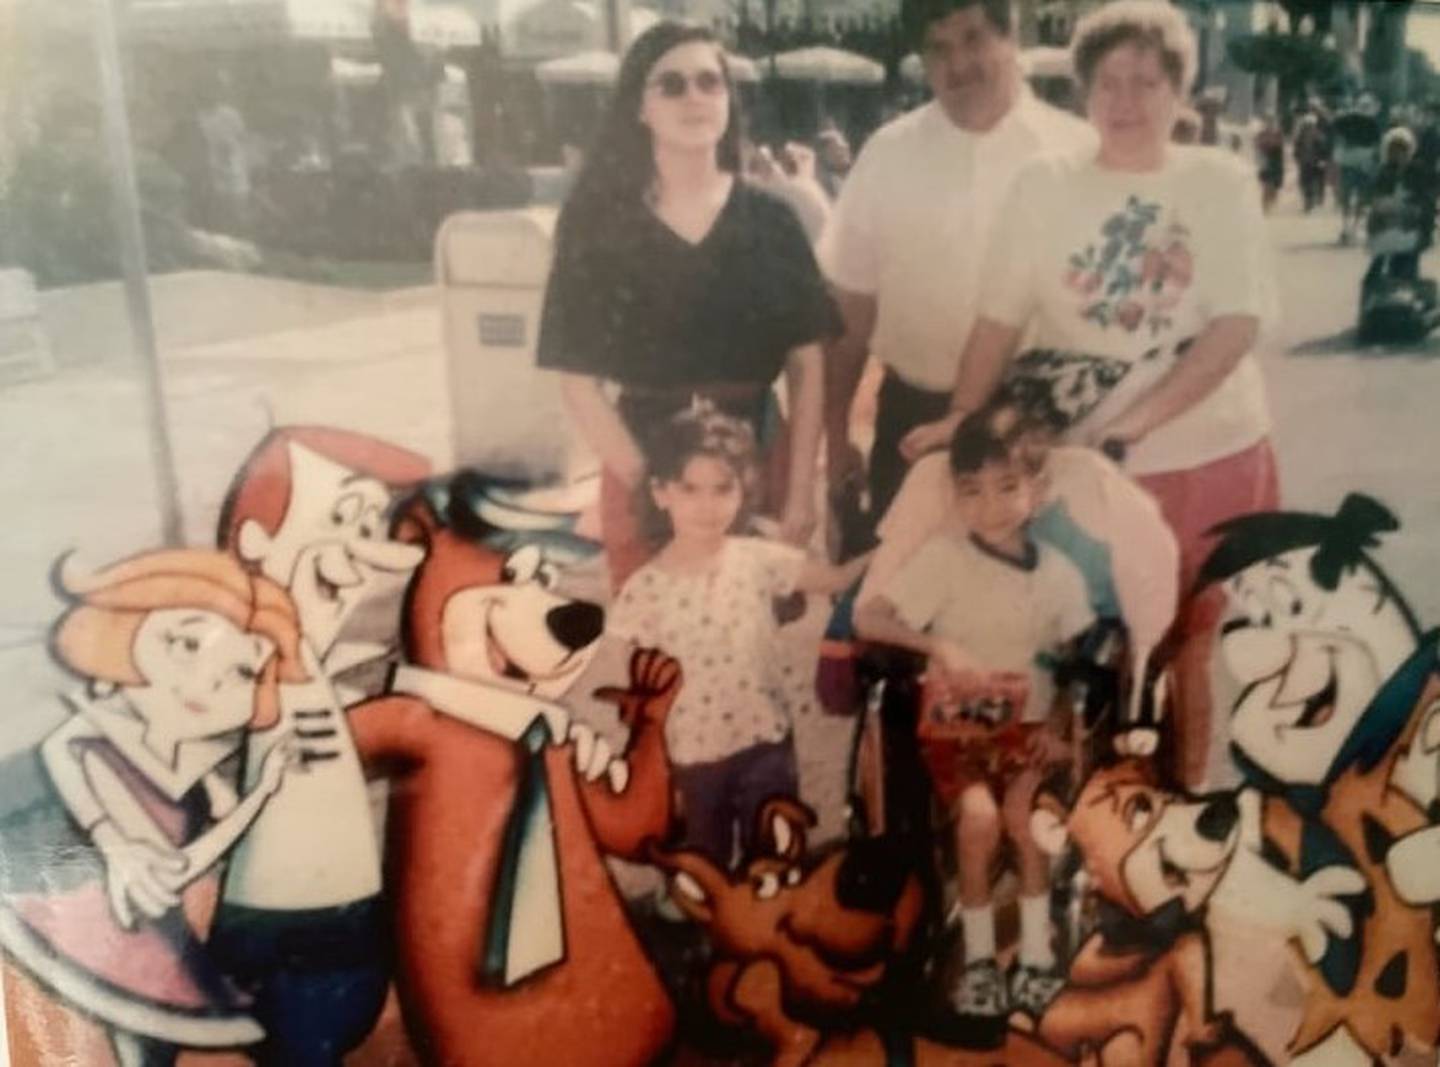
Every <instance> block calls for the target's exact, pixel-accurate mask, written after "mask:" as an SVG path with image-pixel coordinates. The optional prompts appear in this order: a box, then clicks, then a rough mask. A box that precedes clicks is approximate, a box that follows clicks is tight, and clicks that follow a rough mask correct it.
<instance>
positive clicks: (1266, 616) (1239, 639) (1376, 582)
mask: <svg viewBox="0 0 1440 1067" xmlns="http://www.w3.org/2000/svg"><path fill="white" fill-rule="evenodd" d="M1315 552H1316V549H1315V548H1313V547H1307V548H1298V549H1294V550H1292V551H1289V552H1285V553H1282V554H1280V555H1276V556H1273V557H1270V558H1268V559H1265V560H1262V561H1260V562H1258V563H1255V564H1254V565H1252V566H1250V567H1247V568H1245V569H1244V570H1242V571H1240V572H1239V573H1237V574H1235V575H1234V576H1232V577H1231V578H1229V579H1227V580H1226V582H1225V583H1224V588H1225V592H1226V595H1227V598H1228V601H1229V606H1228V610H1227V613H1226V616H1225V619H1224V621H1223V623H1222V625H1221V630H1220V632H1221V647H1222V651H1223V653H1224V657H1225V662H1226V664H1227V665H1228V667H1229V669H1230V671H1231V673H1232V674H1233V675H1234V676H1235V678H1236V679H1237V680H1238V681H1239V682H1240V683H1241V684H1242V685H1243V686H1244V687H1245V688H1244V692H1243V694H1242V695H1241V697H1240V699H1239V701H1238V702H1237V703H1236V705H1235V708H1234V711H1233V716H1232V719H1231V726H1230V731H1231V737H1232V739H1233V741H1234V743H1235V745H1236V746H1237V747H1238V748H1239V749H1240V750H1241V752H1243V753H1244V754H1245V756H1246V757H1248V758H1249V759H1250V760H1252V761H1253V762H1254V763H1255V764H1256V765H1257V766H1259V767H1260V768H1261V769H1263V770H1264V771H1265V772H1267V773H1268V774H1270V775H1272V776H1273V777H1275V778H1276V779H1278V780H1280V781H1282V782H1286V783H1291V784H1300V785H1318V784H1321V783H1323V782H1324V781H1325V780H1326V778H1327V775H1328V774H1329V773H1330V771H1331V769H1332V767H1333V765H1334V762H1335V758H1336V756H1337V755H1338V754H1339V752H1340V749H1341V747H1342V746H1343V745H1344V743H1345V740H1346V738H1347V737H1349V736H1350V734H1351V732H1352V731H1353V730H1354V728H1355V725H1356V723H1357V722H1358V721H1359V720H1360V717H1361V716H1362V715H1363V714H1364V712H1365V709H1366V708H1367V707H1368V706H1369V704H1370V701H1371V699H1372V698H1373V697H1374V696H1375V693H1376V692H1377V691H1378V690H1379V688H1380V686H1381V685H1382V683H1383V682H1384V681H1385V680H1386V679H1387V678H1389V677H1390V675H1391V674H1392V673H1393V672H1394V671H1395V669H1396V668H1397V667H1398V666H1399V665H1400V663H1402V662H1403V661H1404V660H1405V658H1406V657H1407V656H1408V655H1410V654H1411V653H1412V652H1413V651H1414V649H1415V646H1416V637H1415V634H1414V629H1413V627H1412V625H1411V623H1410V621H1409V619H1408V617H1407V615H1406V613H1405V611H1404V609H1403V607H1402V605H1401V604H1400V603H1399V602H1398V601H1397V599H1396V598H1395V597H1394V596H1393V594H1392V593H1391V591H1390V590H1389V586H1388V584H1387V583H1386V582H1385V581H1384V580H1383V579H1382V578H1381V577H1380V576H1379V574H1378V573H1376V572H1375V571H1374V570H1373V569H1371V568H1370V567H1369V566H1368V565H1366V564H1364V563H1360V564H1359V565H1357V566H1355V567H1353V568H1350V569H1347V570H1345V571H1343V572H1342V573H1341V574H1340V577H1339V579H1338V581H1337V583H1336V585H1335V588H1334V589H1326V588H1324V587H1323V586H1322V585H1321V584H1320V583H1318V582H1317V581H1316V580H1315V578H1314V576H1313V573H1312V569H1311V562H1312V559H1313V557H1314V555H1315Z"/></svg>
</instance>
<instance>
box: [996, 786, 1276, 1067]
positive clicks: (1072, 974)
mask: <svg viewBox="0 0 1440 1067" xmlns="http://www.w3.org/2000/svg"><path fill="white" fill-rule="evenodd" d="M1031 834H1032V836H1033V837H1034V838H1035V840H1036V841H1037V843H1039V844H1040V846H1041V847H1042V848H1043V849H1045V850H1046V851H1047V852H1049V853H1050V854H1051V855H1052V856H1057V857H1058V856H1060V855H1062V854H1063V853H1064V852H1065V851H1066V849H1067V848H1074V849H1076V850H1077V851H1078V854H1079V858H1080V860H1081V863H1082V864H1083V867H1084V870H1085V871H1086V874H1087V883H1088V885H1089V888H1090V890H1091V891H1092V892H1094V894H1095V896H1096V898H1097V902H1098V909H1099V916H1100V922H1099V929H1098V930H1097V932H1096V933H1094V934H1093V935H1092V936H1091V937H1090V938H1089V939H1088V940H1086V942H1085V943H1084V944H1083V945H1082V946H1081V947H1080V951H1079V953H1078V954H1077V955H1076V957H1075V959H1074V960H1073V961H1071V964H1070V968H1069V973H1068V975H1067V978H1066V984H1065V986H1064V988H1063V989H1062V991H1061V992H1060V993H1059V995H1058V996H1057V997H1056V998H1055V999H1054V1000H1053V1001H1052V1002H1051V1003H1050V1004H1049V1006H1048V1007H1047V1008H1046V1010H1045V1012H1044V1014H1043V1015H1042V1016H1041V1017H1040V1020H1039V1023H1038V1025H1036V1026H1035V1029H1036V1032H1037V1033H1038V1035H1039V1036H1040V1038H1041V1039H1043V1040H1044V1041H1045V1042H1046V1043H1047V1044H1048V1045H1050V1046H1051V1047H1053V1048H1055V1049H1057V1050H1059V1051H1060V1052H1062V1053H1064V1054H1065V1055H1066V1056H1069V1057H1071V1058H1074V1057H1077V1056H1080V1055H1081V1054H1082V1053H1085V1052H1086V1051H1092V1052H1095V1053H1098V1058H1099V1062H1100V1064H1101V1067H1121V1065H1124V1067H1165V1065H1167V1064H1169V1065H1177V1064H1195V1065H1200V1064H1205V1065H1212V1067H1213V1065H1219V1064H1226V1065H1233V1067H1259V1065H1264V1064H1267V1063H1268V1062H1269V1061H1268V1060H1267V1059H1266V1058H1265V1057H1264V1056H1263V1055H1262V1054H1261V1053H1260V1051H1259V1050H1258V1049H1257V1048H1256V1047H1255V1046H1254V1045H1253V1044H1252V1043H1251V1042H1250V1041H1249V1040H1248V1039H1246V1038H1245V1037H1244V1036H1242V1035H1241V1034H1240V1033H1239V1032H1238V1031H1237V1030H1236V1029H1235V1028H1234V1026H1233V1025H1232V1023H1231V1020H1230V1019H1229V1018H1228V1017H1226V1016H1224V1015H1222V1014H1218V1013H1217V1012H1216V1011H1215V1010H1214V1006H1213V1004H1212V1002H1211V990H1212V986H1213V967H1212V964H1211V953H1210V944H1209V938H1208V934H1207V933H1206V927H1205V914H1206V907H1207V905H1208V903H1209V900H1210V897H1211V895H1212V894H1213V893H1214V891H1215V887H1216V886H1217V885H1218V884H1219V883H1220V881H1221V880H1222V879H1223V878H1224V877H1225V873H1226V871H1227V869H1228V867H1229V864H1230V861H1231V858H1232V857H1233V856H1234V854H1235V850H1236V847H1237V844H1238V842H1239V809H1238V807H1237V805H1236V802H1235V798H1234V797H1233V796H1231V795H1229V794H1221V795H1218V796H1214V797H1200V798H1193V799H1192V798H1189V797H1186V796H1182V795H1180V794H1178V793H1174V792H1171V791H1169V790H1166V789H1162V788H1161V787H1160V786H1159V784H1158V780H1157V776H1156V774H1155V771H1154V769H1153V768H1152V767H1151V766H1150V764H1148V763H1147V762H1144V761H1141V760H1138V759H1122V760H1120V761H1118V762H1116V763H1113V764H1111V765H1109V766H1104V767H1101V768H1099V769H1098V770H1096V771H1095V772H1093V773H1092V774H1091V775H1090V777H1089V778H1088V779H1087V780H1086V782H1085V783H1084V785H1083V787H1082V788H1081V790H1080V793H1079V795H1078V796H1077V797H1076V799H1075V803H1074V804H1073V805H1072V806H1071V807H1070V808H1069V810H1068V811H1067V810H1066V808H1065V806H1064V805H1062V804H1061V802H1060V801H1059V800H1058V799H1057V798H1056V797H1055V796H1054V795H1053V793H1051V792H1049V791H1045V792H1042V793H1041V794H1040V795H1039V796H1038V797H1037V799H1036V809H1035V812H1034V814H1033V815H1032V817H1031ZM1016 1021H1017V1023H1020V1024H1022V1025H1027V1026H1028V1025H1034V1024H1028V1023H1026V1022H1024V1017H1023V1016H1017V1017H1016Z"/></svg>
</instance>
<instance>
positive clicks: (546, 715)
mask: <svg viewBox="0 0 1440 1067" xmlns="http://www.w3.org/2000/svg"><path fill="white" fill-rule="evenodd" d="M435 495H436V498H437V499H436V501H435V503H433V504H432V503H431V502H430V500H428V499H427V498H426V496H424V495H421V496H418V497H417V498H415V499H414V500H413V501H412V502H411V503H410V504H409V505H407V506H406V507H405V508H404V509H403V510H402V512H401V514H400V517H399V519H398V521H397V535H398V536H401V537H405V538H407V539H410V540H413V541H414V542H415V543H417V544H421V545H423V546H424V547H425V549H426V558H425V562H424V563H423V564H422V565H421V567H420V569H419V570H418V571H417V572H416V574H415V576H414V578H413V579H412V582H411V585H410V588H409V591H408V595H407V599H406V608H405V618H404V624H403V631H404V640H405V655H406V663H405V664H404V665H403V666H401V667H399V668H398V669H397V670H396V672H395V675H394V680H393V683H392V691H391V693H390V694H389V695H387V696H383V697H379V698H377V699H374V700H370V701H367V702H365V703H363V704H361V705H359V706H357V707H356V708H355V709H353V711H352V712H351V724H352V726H353V728H354V730H355V737H356V741H357V743H358V745H359V748H360V752H361V754H362V756H363V757H364V758H365V760H366V762H367V764H369V765H371V766H373V767H374V768H375V769H376V771H377V773H382V774H384V775H386V776H387V777H388V778H389V779H390V782H391V794H390V809H389V814H388V816H387V827H386V829H387V841H386V846H385V869H386V889H387V893H388V894H389V895H390V898H391V902H392V905H393V911H394V930H395V952H396V957H397V968H396V970H397V973H396V984H397V989H398V992H399V994H400V1003H401V1008H402V1012H403V1015H404V1019H405V1023H406V1028H407V1031H408V1032H409V1034H410V1037H411V1041H412V1044H413V1045H414V1046H415V1048H416V1050H417V1051H418V1053H419V1054H420V1056H421V1057H422V1059H423V1060H424V1061H425V1062H427V1063H437V1064H440V1063H443V1064H447V1065H455V1067H464V1065H467V1064H490V1063H519V1062H534V1063H584V1064H595V1065H602V1067H603V1065H610V1064H614V1065H616V1067H620V1065H632V1064H643V1063H648V1062H651V1061H652V1060H653V1059H654V1058H655V1057H656V1056H657V1055H658V1054H659V1053H660V1052H661V1050H662V1049H663V1048H664V1047H665V1045H666V1044H667V1042H668V1041H669V1039H670V1036H671V1034H672V1031H673V1026H674V1009H673V1007H672V1006H671V1003H670V1000H669V998H668V996H667V994H666V992H665V989H664V987H663V985H662V984H661V981H660V978H659V976H658V974H657V973H656V971H655V969H654V968H653V966H652V965H651V963H650V961H649V960H648V958H647V957H646V955H645V953H644V951H643V950H642V948H641V945H640V943H639V941H638V939H637V938H636V936H635V934H634V932H633V931H632V930H631V928H630V925H629V920H628V917H627V915H626V913H625V910H624V906H623V903H622V901H621V899H620V896H619V894H618V892H617V890H616V889H615V887H614V885H613V884H612V882H611V880H610V875H609V872H608V871H607V869H606V867H605V862H604V855H615V856H622V857H626V858H631V859H641V858H643V855H644V848H645V843H646V842H647V841H648V840H650V839H659V838H661V837H663V836H664V835H665V833H666V831H667V829H668V827H669V823H670V776H669V769H668V764H667V762H666V756H665V748H664V740H663V737H664V724H665V717H666V715H667V713H668V711H669V709H670V707H671V706H672V704H673V702H674V700H675V697H676V695H677V693H678V692H679V688H680V684H681V677H680V668H679V665H678V664H677V663H676V662H675V661H674V660H672V659H671V658H669V657H668V656H665V655H664V654H663V653H660V652H657V651H653V650H637V651H636V652H635V653H634V654H633V656H632V658H631V661H630V665H629V676H630V678H629V686H628V687H627V688H624V689H619V688H610V689H604V690H601V691H600V692H599V693H598V694H597V695H598V696H601V697H603V698H605V699H608V700H610V701H613V702H614V703H616V704H617V705H618V707H619V710H620V718H621V721H622V722H623V723H624V725H625V726H626V727H628V729H629V738H628V742H627V743H626V745H625V746H624V748H623V750H622V751H619V752H612V750H611V747H610V745H609V743H608V742H607V741H606V740H605V739H604V738H602V737H599V736H597V734H596V733H595V732H594V731H593V730H591V729H590V728H588V727H586V726H585V725H583V724H581V723H579V722H577V721H575V720H573V719H572V717H571V715H570V713H569V711H568V710H567V709H566V708H565V707H564V705H562V704H560V703H558V702H557V701H558V699H559V698H560V697H561V696H562V695H563V694H564V693H565V692H566V690H568V689H569V688H570V686H572V685H573V684H574V682H575V680H576V679H577V678H578V677H579V676H580V674H581V673H582V672H583V671H584V669H585V667H586V665H587V664H588V663H589V661H590V659H591V658H592V656H593V654H594V652H595V649H596V642H597V640H598V638H599V637H600V635H601V632H602V630H603V626H604V614H603V612H602V611H601V609H600V608H599V607H598V606H596V605H594V604H590V603H587V602H584V601H580V600H575V599H571V598H568V597H565V596H562V595H560V593H558V592H557V591H556V589H555V583H556V580H557V578H558V576H559V572H558V569H557V568H558V566H559V565H561V564H563V563H566V562H568V561H571V560H574V559H576V558H577V555H578V554H579V553H580V552H582V551H583V552H589V551H593V546H590V545H589V544H588V543H582V542H580V541H579V540H578V539H577V538H574V537H573V536H571V535H570V534H569V533H568V530H569V529H570V525H571V521H572V520H571V517H570V516H568V515H551V514H546V513H543V512H540V511H537V510H535V509H533V508H528V507H527V506H526V502H525V499H524V496H523V494H521V495H520V496H516V495H515V494H513V493H507V492H506V491H505V490H504V488H503V487H499V486H495V485H493V484H491V483H488V482H486V481H485V480H484V479H483V478H481V477H478V476H474V475H470V474H462V475H460V476H458V477H457V479H455V481H454V482H452V483H451V484H450V486H449V487H448V492H440V493H437V494H435ZM441 513H444V514H446V516H447V518H448V519H449V520H450V521H449V523H448V524H442V523H441V522H440V520H439V517H438V516H439V514H441Z"/></svg>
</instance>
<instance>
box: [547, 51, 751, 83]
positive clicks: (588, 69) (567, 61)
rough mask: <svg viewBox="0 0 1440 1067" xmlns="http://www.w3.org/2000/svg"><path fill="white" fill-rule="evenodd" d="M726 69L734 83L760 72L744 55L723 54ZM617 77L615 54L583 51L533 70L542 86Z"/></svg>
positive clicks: (616, 57)
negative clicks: (727, 68)
mask: <svg viewBox="0 0 1440 1067" xmlns="http://www.w3.org/2000/svg"><path fill="white" fill-rule="evenodd" d="M725 63H726V66H728V67H729V68H730V76H731V77H732V78H734V79H735V81H737V82H756V81H759V80H760V71H759V70H758V69H757V67H756V65H755V63H754V62H753V61H752V60H749V59H746V58H745V57H744V56H736V55H730V54H728V53H727V54H726V56H725ZM619 76H620V57H619V56H617V55H615V53H614V52H601V51H586V52H576V53H574V54H573V55H568V56H561V57H560V58H559V59H547V60H546V61H545V62H544V63H540V64H537V65H536V67H535V77H536V78H537V79H538V80H539V81H540V83H541V84H542V85H613V84H614V83H615V79H616V78H618V77H619Z"/></svg>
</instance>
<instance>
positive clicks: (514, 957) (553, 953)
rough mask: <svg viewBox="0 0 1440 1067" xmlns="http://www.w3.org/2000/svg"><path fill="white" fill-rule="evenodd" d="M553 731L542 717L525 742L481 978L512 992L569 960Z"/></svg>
mask: <svg viewBox="0 0 1440 1067" xmlns="http://www.w3.org/2000/svg"><path fill="white" fill-rule="evenodd" d="M549 742H550V729H549V727H548V726H547V725H546V722H545V719H544V718H543V717H537V718H536V720H535V721H534V722H533V723H531V724H530V727H529V729H527V730H526V731H525V734H524V735H523V736H522V737H521V738H520V742H519V744H520V758H521V765H520V772H519V780H518V782H517V785H516V789H515V802H514V805H513V806H512V807H511V809H510V817H509V819H508V820H506V823H505V838H504V841H503V842H502V843H501V849H500V867H499V871H498V873H497V876H496V879H495V892H494V895H493V896H492V898H491V907H490V922H489V928H488V930H487V931H486V935H485V944H484V945H483V946H482V948H481V953H480V977H481V978H482V980H484V981H485V982H487V983H489V984H492V985H502V986H509V985H514V984H515V983H516V982H518V981H520V980H521V979H523V978H526V977H528V976H529V975H531V974H534V973H535V972H536V971H538V970H540V969H542V968H544V967H548V966H549V965H550V964H552V963H556V962H558V961H559V960H561V959H562V958H564V955H565V930H564V920H563V917H562V915H561V910H560V877H559V868H558V865H557V862H556V856H555V824H554V820H553V818H552V816H551V810H550V789H549V786H548V784H547V781H546V775H545V748H546V746H547V745H548V744H549Z"/></svg>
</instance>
